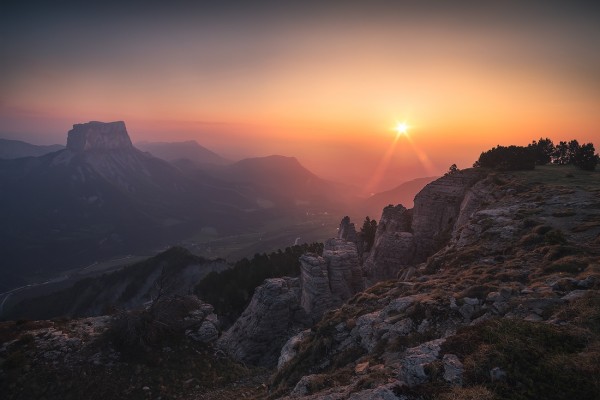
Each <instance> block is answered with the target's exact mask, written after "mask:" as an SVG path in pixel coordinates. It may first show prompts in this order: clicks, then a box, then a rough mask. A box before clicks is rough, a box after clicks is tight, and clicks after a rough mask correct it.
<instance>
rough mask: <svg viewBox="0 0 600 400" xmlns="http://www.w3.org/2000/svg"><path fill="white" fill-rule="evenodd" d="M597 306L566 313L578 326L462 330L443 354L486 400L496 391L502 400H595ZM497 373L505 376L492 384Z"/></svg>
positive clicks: (517, 324) (506, 322) (503, 323)
mask: <svg viewBox="0 0 600 400" xmlns="http://www.w3.org/2000/svg"><path fill="white" fill-rule="evenodd" d="M596 296H597V295H596ZM599 306H600V304H598V299H597V297H596V298H594V299H592V298H591V297H590V298H586V299H582V300H581V302H580V303H579V304H577V305H573V306H569V307H570V309H568V310H567V309H565V310H564V311H563V312H562V315H563V316H565V317H567V316H568V318H569V319H570V320H571V321H573V322H575V323H576V326H573V325H570V326H556V325H551V324H547V323H534V322H527V321H522V320H517V319H497V320H491V321H486V322H483V323H481V324H478V325H475V326H469V327H464V328H462V329H459V331H458V332H457V334H456V335H454V336H451V337H449V338H448V339H447V340H446V342H445V343H444V344H443V345H442V353H444V354H455V355H457V356H458V357H459V358H460V359H461V360H462V361H463V364H464V367H465V372H464V376H463V378H464V382H465V386H466V387H476V388H478V389H477V390H482V388H485V391H484V392H486V393H487V396H489V394H490V393H492V392H493V393H494V394H495V395H496V396H497V397H498V398H502V399H541V398H544V399H566V398H578V399H592V398H597V394H598V393H600V379H599V378H598V377H599V374H600V352H599V351H598V340H597V336H594V335H592V332H591V331H595V333H597V331H596V329H598V324H599V322H598V321H599V320H598V316H599V315H600V307H599ZM588 319H591V320H592V322H591V323H587V322H586V321H587V320H588ZM586 324H587V325H586ZM496 368H499V370H501V371H503V372H504V374H502V375H503V377H502V378H498V379H495V380H492V377H491V371H492V370H494V369H496ZM459 391H460V390H459ZM451 394H452V392H450V393H447V394H444V395H443V396H442V395H440V397H438V398H440V399H442V398H452V397H447V396H450V395H451ZM465 395H466V393H465ZM465 398H467V397H465Z"/></svg>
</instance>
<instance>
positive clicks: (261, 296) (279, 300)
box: [218, 277, 310, 367]
mask: <svg viewBox="0 0 600 400" xmlns="http://www.w3.org/2000/svg"><path fill="white" fill-rule="evenodd" d="M309 325H310V320H309V318H308V316H307V314H306V312H305V311H304V309H303V308H302V307H301V306H300V281H299V279H298V278H287V277H286V278H274V279H267V280H266V281H265V283H263V284H262V285H261V286H259V287H258V288H256V291H255V292H254V296H253V297H252V300H251V301H250V304H249V305H248V307H247V308H246V310H244V312H243V313H242V315H241V316H240V318H238V320H237V321H236V322H235V323H234V324H233V326H231V328H229V329H228V330H227V332H225V333H224V334H223V335H222V336H221V338H220V339H219V342H218V345H219V347H221V348H222V349H224V350H225V351H226V352H227V353H228V354H230V355H231V356H232V357H234V358H235V359H236V360H240V361H243V362H245V363H250V364H253V365H259V366H265V367H273V366H274V365H276V364H277V360H278V359H279V353H280V350H281V347H282V346H283V344H284V343H285V342H286V341H287V339H288V338H289V337H291V336H293V335H294V334H295V333H297V332H298V331H300V330H302V329H304V328H305V327H307V326H309Z"/></svg>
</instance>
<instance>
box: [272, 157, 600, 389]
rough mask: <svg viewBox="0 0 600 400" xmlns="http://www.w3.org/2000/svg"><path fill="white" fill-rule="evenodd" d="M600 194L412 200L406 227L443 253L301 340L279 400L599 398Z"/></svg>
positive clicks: (472, 193) (550, 182) (438, 189)
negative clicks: (426, 236)
mask: <svg viewBox="0 0 600 400" xmlns="http://www.w3.org/2000/svg"><path fill="white" fill-rule="evenodd" d="M478 172H481V171H475V173H478ZM467 173H468V174H469V173H470V172H467ZM471 176H472V175H471ZM450 181H453V182H459V181H461V182H462V184H461V185H460V186H461V187H460V188H459V187H451V186H452V185H448V183H449V182H450ZM599 193H600V174H599V173H597V172H582V171H575V170H571V169H568V170H566V169H564V168H563V169H561V168H560V167H545V168H541V167H540V168H538V169H536V170H535V171H531V172H522V173H521V172H519V173H513V174H490V175H487V176H484V177H483V179H479V180H476V181H473V180H472V179H470V178H468V177H467V176H464V175H463V176H462V177H461V176H455V177H451V178H448V177H446V178H442V179H440V180H438V181H437V183H435V182H434V183H433V184H432V185H430V186H428V187H426V188H425V189H424V191H423V192H422V194H420V196H421V197H422V201H423V203H422V205H424V204H427V203H428V202H429V203H430V204H431V202H436V201H443V204H440V207H436V208H432V207H418V205H419V199H418V198H417V199H415V208H414V209H413V210H412V212H413V216H412V223H411V227H412V230H413V234H415V235H419V232H425V233H426V232H429V234H430V236H429V237H430V240H428V241H426V242H425V245H426V246H430V247H429V248H430V249H439V250H438V251H437V252H436V253H435V254H433V255H432V256H430V257H429V258H428V259H427V260H425V259H423V258H419V256H417V257H416V258H415V257H414V256H413V262H412V263H411V262H406V263H405V264H398V268H397V270H396V274H398V275H402V279H392V280H389V281H383V282H380V283H377V284H375V285H374V286H372V287H371V288H369V289H367V290H366V291H365V292H364V293H360V294H358V295H356V296H355V297H354V298H352V299H350V300H349V301H348V302H347V303H346V304H345V305H343V306H342V307H341V308H339V309H337V310H333V311H331V312H329V313H327V314H325V316H324V317H323V319H322V320H321V321H320V322H319V323H318V324H317V325H316V326H314V327H313V328H312V329H311V330H310V331H307V332H305V333H303V335H302V336H299V337H298V338H297V339H295V338H292V339H291V340H290V343H294V345H293V346H287V345H286V346H285V347H284V349H286V351H287V353H288V354H287V355H286V358H285V359H287V360H289V361H288V362H287V363H286V364H284V365H282V366H281V368H280V370H279V372H278V373H277V374H276V375H275V376H274V378H273V384H274V388H276V394H275V395H274V396H273V398H275V397H279V396H284V397H285V396H287V395H288V394H290V393H291V394H292V397H293V398H306V399H318V398H324V397H328V398H332V399H346V398H386V399H421V398H440V399H450V398H490V399H491V398H556V399H559V398H595V397H596V396H597V393H598V391H599V390H600V386H599V385H598V381H597V379H595V377H596V376H597V374H598V372H600V370H599V369H598V365H600V364H598V360H600V351H598V349H599V348H600V347H599V345H600V326H599V325H598V323H597V321H598V318H599V316H600V315H599V314H598V310H600V307H599V306H600V291H599V290H600V207H599V203H598V194H599ZM418 197H419V196H418ZM451 199H455V200H451ZM405 213H406V211H402V210H400V212H399V213H397V214H396V216H397V218H398V221H400V222H396V226H402V225H403V223H402V222H401V221H402V220H403V219H405V216H404V214H405ZM438 217H439V218H438ZM390 218H393V216H391V214H390ZM449 218H452V220H453V221H454V222H453V223H451V224H449V225H448V221H449ZM388 222H391V221H388ZM433 226H437V229H438V230H433ZM400 231H404V230H400ZM440 233H441V235H440ZM444 236H446V237H447V239H446V241H445V242H443V240H442V238H443V237H444ZM391 240H392V238H389V241H391ZM398 240H401V239H400V238H398ZM375 246H378V245H377V244H376V245H375ZM431 246H433V247H431ZM440 246H441V248H440ZM414 249H415V250H416V251H417V252H419V251H422V250H423V249H424V247H423V246H419V245H416V246H414ZM434 251H435V250H434ZM417 254H418V253H417ZM373 261H374V265H377V263H378V260H373ZM422 261H425V262H422ZM409 271H410V273H408V272H409ZM574 382H576V383H574ZM285 398H287V397H285Z"/></svg>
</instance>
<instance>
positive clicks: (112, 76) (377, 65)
mask: <svg viewBox="0 0 600 400" xmlns="http://www.w3.org/2000/svg"><path fill="white" fill-rule="evenodd" d="M200 3H202V2H200ZM423 3H426V2H423ZM452 3H453V4H451V5H450V4H446V2H443V3H440V4H435V5H432V3H428V4H422V3H419V4H413V3H412V2H411V3H409V2H386V1H374V2H373V3H372V4H369V5H366V4H364V3H361V2H340V3H338V2H335V1H334V2H331V3H329V2H328V5H313V6H309V5H306V4H304V5H300V4H296V5H294V6H293V7H291V8H289V7H284V6H282V5H275V3H265V4H263V3H261V2H258V3H256V4H253V5H250V4H245V5H244V3H241V5H238V6H236V7H228V6H226V5H218V4H215V5H210V6H209V5H204V4H197V5H196V6H193V7H192V6H190V5H189V4H187V3H184V2H177V1H176V2H174V3H173V4H171V5H167V4H159V3H157V4H153V3H149V4H147V3H143V4H144V7H142V6H141V5H140V4H142V3H140V4H136V2H133V4H135V6H133V5H131V6H129V5H121V4H117V3H115V4H110V3H107V4H104V5H103V6H94V7H92V8H91V9H89V8H86V6H85V5H83V4H79V3H73V4H72V5H71V7H69V8H68V9H62V8H60V7H57V6H55V5H44V4H43V3H40V4H39V7H36V8H27V7H26V6H25V5H22V4H20V3H14V4H13V5H12V7H10V8H8V9H7V11H6V12H4V13H3V15H2V17H0V18H1V21H0V22H1V23H2V26H3V30H4V32H5V33H4V34H3V35H2V36H3V38H2V39H1V42H0V54H2V61H1V64H0V73H1V75H0V76H1V78H0V137H6V138H12V139H20V140H25V141H29V142H32V143H39V144H50V143H63V144H64V142H65V140H66V132H67V131H68V130H69V129H70V127H71V126H72V125H73V124H75V123H80V122H86V121H90V120H100V121H114V120H124V121H125V122H126V124H127V128H128V131H129V133H130V135H131V137H132V140H133V141H134V142H136V141H143V140H146V141H181V140H191V139H193V140H196V141H197V142H198V143H200V144H201V145H203V146H206V147H208V148H209V149H211V150H213V151H215V152H217V153H219V154H222V155H224V156H226V157H229V158H231V159H240V158H243V157H248V156H266V155H269V154H283V155H288V156H295V157H297V158H298V159H299V160H300V162H301V163H302V164H303V165H304V166H306V167H307V168H309V169H311V170H312V171H313V172H315V173H316V174H317V175H320V176H323V177H324V178H327V179H332V180H337V181H341V182H346V183H352V184H355V185H358V186H360V187H361V188H362V189H364V190H366V191H368V192H370V191H377V190H382V189H386V188H390V187H393V186H394V185H397V184H399V183H401V182H403V181H406V180H409V179H413V178H416V177H421V176H430V175H441V174H443V173H444V172H445V171H446V170H447V169H448V166H449V165H451V164H453V163H456V164H457V165H458V166H459V168H465V167H469V166H470V165H471V164H472V163H473V161H475V159H476V158H477V157H478V155H479V153H480V152H481V151H483V150H486V149H488V148H490V147H492V146H495V145H497V144H503V145H509V144H517V145H524V144H527V143H529V142H530V141H531V140H533V139H538V138H539V137H542V136H543V137H549V138H551V139H553V140H555V141H559V140H569V139H574V138H576V139H578V140H579V141H580V142H589V141H596V142H598V143H596V146H597V147H599V146H600V141H599V140H598V139H600V112H598V110H600V79H599V78H598V71H600V53H599V52H598V51H597V49H598V48H600V27H599V24H597V13H596V11H597V10H595V9H593V8H589V7H590V6H589V3H587V4H588V6H584V4H586V3H580V4H578V2H572V3H571V2H569V4H566V2H537V3H536V2H527V4H522V2H511V1H509V2H502V4H495V5H489V4H488V5H483V4H472V3H467V2H452ZM90 7H91V6H90ZM586 7H588V8H586ZM31 10H35V12H32V11H31ZM390 126H393V127H394V129H390Z"/></svg>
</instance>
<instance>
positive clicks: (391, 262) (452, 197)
mask: <svg viewBox="0 0 600 400" xmlns="http://www.w3.org/2000/svg"><path fill="white" fill-rule="evenodd" d="M482 177H483V176H482V174H481V172H480V171H478V170H473V169H471V170H465V171H459V172H456V173H453V174H448V175H446V176H443V177H442V178H440V179H438V180H436V181H433V182H431V183H430V184H428V185H427V186H425V188H423V190H421V191H420V192H419V193H418V194H417V196H416V197H415V207H414V208H413V209H412V210H407V209H406V208H404V207H403V206H402V205H398V206H395V207H394V206H388V207H386V208H385V209H384V210H383V214H382V216H381V220H380V221H379V226H378V228H377V233H376V235H375V243H374V246H373V250H372V251H371V254H370V255H369V258H368V259H367V260H366V262H365V265H364V270H365V274H366V276H367V278H368V281H369V282H370V283H374V282H377V281H380V280H384V279H389V278H394V277H396V276H397V274H398V273H399V272H401V271H402V270H403V269H404V268H405V267H407V266H410V265H414V264H418V263H420V262H423V261H425V260H426V259H427V257H429V256H430V255H432V254H434V253H435V252H436V251H438V250H439V249H440V248H441V247H442V246H443V245H444V244H446V243H447V242H448V240H449V239H450V237H451V235H452V232H454V231H455V230H456V229H458V228H459V225H461V224H464V223H465V222H466V221H467V220H468V218H469V217H470V215H471V214H472V213H473V212H474V210H475V209H477V207H478V205H479V203H480V200H481V196H480V195H479V194H478V193H477V192H475V191H472V187H473V185H474V184H475V183H476V182H477V181H479V180H481V179H482Z"/></svg>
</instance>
